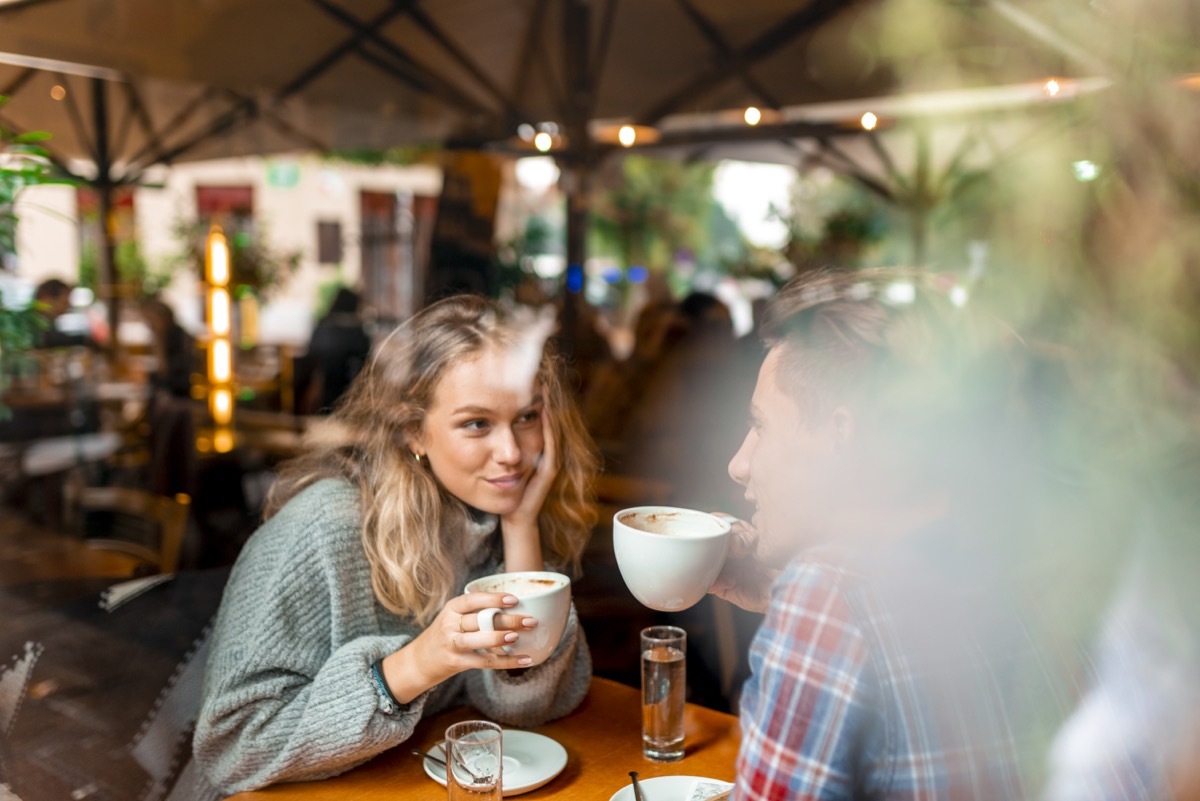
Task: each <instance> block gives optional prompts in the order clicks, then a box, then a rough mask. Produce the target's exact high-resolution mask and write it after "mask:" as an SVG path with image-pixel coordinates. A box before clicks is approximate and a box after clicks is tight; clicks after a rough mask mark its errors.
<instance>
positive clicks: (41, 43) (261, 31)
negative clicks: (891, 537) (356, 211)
mask: <svg viewBox="0 0 1200 801" xmlns="http://www.w3.org/2000/svg"><path fill="white" fill-rule="evenodd" d="M991 6H992V4H988V3H984V4H950V3H940V2H929V1H928V0H917V1H916V2H905V3H883V2H878V1H874V2H872V1H869V0H859V1H857V2H855V1H854V0H807V2H797V0H739V2H736V3H731V2H728V0H505V2H496V0H437V2H433V1H432V0H202V1H200V0H188V1H186V2H184V1H182V0H175V1H174V2H163V0H115V1H114V0H10V2H8V3H0V94H7V95H10V96H11V100H10V101H9V102H8V103H7V104H6V105H5V106H4V107H3V109H0V114H2V115H3V117H4V119H5V120H7V121H8V122H9V123H10V124H11V126H12V127H17V128H21V129H34V128H38V129H44V130H51V131H53V132H54V134H55V142H54V147H55V149H56V152H58V153H59V154H60V156H61V157H62V158H64V159H65V158H84V159H87V160H90V161H95V160H96V156H97V152H96V151H97V147H96V140H97V138H98V137H97V135H96V133H95V124H94V123H95V120H96V117H97V113H96V111H95V109H94V105H95V103H96V102H97V95H98V93H99V92H100V90H99V89H95V88H89V87H85V86H83V85H82V84H81V87H80V90H76V91H73V90H72V87H71V86H69V85H67V84H66V83H64V81H74V82H76V83H80V82H81V81H82V82H84V83H86V82H87V81H91V82H93V83H94V82H97V81H105V82H108V83H110V84H111V86H110V87H109V88H108V89H107V90H106V92H107V95H108V98H107V99H108V105H109V110H108V112H107V117H108V119H109V125H110V126H112V127H114V128H115V127H118V126H120V125H122V124H124V125H125V126H126V128H125V130H126V133H125V139H124V140H122V141H120V142H118V141H117V132H112V133H110V135H109V137H108V138H109V141H108V146H109V147H110V148H113V147H115V146H117V145H118V144H119V145H122V146H123V147H125V148H126V150H125V151H122V152H111V153H109V154H108V156H109V159H108V160H109V161H110V162H111V163H112V165H113V166H114V169H116V170H117V172H118V173H121V174H123V173H124V171H126V170H128V171H129V172H130V175H131V176H133V175H136V173H137V171H138V169H139V168H140V167H142V166H144V165H146V164H148V163H152V162H154V161H160V162H168V163H169V162H171V161H177V160H180V159H192V158H207V157H212V156H216V155H221V154H227V153H246V152H270V151H276V150H280V149H297V148H305V149H311V148H314V147H315V148H326V149H348V148H387V147H392V146H395V145H398V144H405V143H412V142H427V141H440V142H449V143H450V144H452V145H462V146H487V145H490V146H505V145H509V144H515V145H517V146H522V145H520V144H519V141H520V140H518V139H517V138H516V133H517V131H518V129H520V126H522V125H523V124H524V125H527V126H532V127H537V126H539V125H543V126H544V127H546V128H547V129H548V130H550V131H551V132H554V133H556V138H555V139H554V142H555V147H556V149H558V150H559V151H560V152H561V153H565V154H566V155H567V156H568V157H585V158H586V157H587V156H588V155H589V154H594V153H595V152H603V151H604V149H605V148H608V147H615V146H616V144H615V141H613V139H614V137H615V130H616V128H615V126H616V125H617V124H618V123H635V124H639V125H642V126H646V128H645V129H644V130H646V131H648V132H651V133H652V134H653V135H654V136H656V137H659V136H664V135H665V136H668V137H669V136H672V135H684V134H686V136H690V137H694V136H695V133H696V131H697V130H707V131H709V132H710V133H714V132H715V135H716V136H717V138H720V136H721V131H722V130H723V129H728V128H729V127H730V122H731V120H732V121H734V122H737V123H738V124H741V125H742V126H743V127H744V124H742V123H741V122H740V110H741V109H744V108H746V107H747V106H756V107H759V108H762V109H764V110H765V112H766V113H767V117H765V118H764V123H768V125H765V126H764V128H763V130H764V131H767V133H765V134H764V135H765V136H780V135H785V136H788V135H795V134H803V133H805V132H806V131H807V130H808V126H811V125H812V122H811V121H802V122H797V121H794V120H793V121H792V122H791V127H790V128H786V129H779V130H775V131H772V130H771V129H772V126H771V125H770V124H769V123H777V122H780V121H781V118H779V117H778V116H771V112H772V110H778V109H786V108H789V107H796V106H805V105H809V104H814V103H829V102H831V101H844V100H847V99H854V98H867V97H877V96H882V95H886V94H888V93H889V92H893V91H895V90H896V89H897V88H898V86H899V85H900V83H899V79H898V75H900V74H902V73H903V74H904V75H905V86H906V88H908V89H931V88H947V87H951V86H954V87H961V86H964V85H965V86H978V85H994V84H997V83H1012V82H1018V81H1025V80H1033V79H1037V78H1040V77H1044V76H1046V75H1048V74H1064V73H1066V72H1068V70H1069V67H1070V65H1069V64H1068V63H1067V59H1065V58H1064V56H1062V55H1061V54H1060V53H1058V52H1057V51H1055V49H1054V48H1052V47H1047V46H1045V44H1044V43H1036V42H1031V39H1030V37H1029V35H1028V34H1027V33H1026V32H1025V31H1022V30H1020V29H1019V28H1018V27H1017V26H1014V25H1012V24H1010V23H1008V22H1005V21H1004V20H1003V19H1001V18H1000V17H998V16H997V15H996V13H995V12H994V11H993V10H992V8H991ZM914 10H917V11H919V13H920V14H921V15H923V16H921V17H920V18H919V20H916V21H914V18H913V17H912V14H913V13H914ZM904 23H908V24H910V25H911V26H912V27H913V28H914V29H917V28H920V29H921V30H922V31H924V32H923V33H921V34H915V33H912V32H905V31H906V30H907V29H906V28H905V27H904ZM917 23H919V24H917ZM898 32H901V34H900V35H898ZM931 37H933V38H934V39H935V40H936V42H937V43H938V44H939V45H940V47H939V48H930V46H929V45H930V38H931ZM55 62H59V63H55ZM949 63H953V64H955V65H956V66H955V69H953V70H947V69H944V68H943V67H944V65H945V64H949ZM71 65H88V67H89V68H91V69H84V68H79V67H76V68H72V67H71ZM71 73H75V74H74V75H72V74H71ZM54 86H62V87H63V88H64V89H66V91H67V94H66V97H65V99H61V100H55V99H54V97H53V95H51V91H52V89H53V87H54ZM122 104H123V105H122ZM118 107H120V108H118ZM731 115H733V116H732V117H731ZM121 120H127V122H125V123H122V122H121ZM835 122H841V121H835ZM89 123H91V124H92V125H91V127H92V132H91V133H90V134H89V133H87V125H88V124H89ZM522 130H525V131H526V132H528V131H529V130H531V129H530V128H526V129H522ZM638 130H643V129H638Z"/></svg>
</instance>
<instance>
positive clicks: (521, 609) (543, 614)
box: [467, 570, 571, 665]
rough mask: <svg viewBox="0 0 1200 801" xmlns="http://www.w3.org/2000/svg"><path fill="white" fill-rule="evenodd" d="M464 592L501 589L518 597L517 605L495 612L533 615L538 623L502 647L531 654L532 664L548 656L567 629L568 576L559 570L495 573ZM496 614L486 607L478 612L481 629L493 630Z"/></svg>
mask: <svg viewBox="0 0 1200 801" xmlns="http://www.w3.org/2000/svg"><path fill="white" fill-rule="evenodd" d="M467 592H504V593H508V594H509V595H515V596H517V599H518V601H519V603H518V604H517V605H516V606H510V607H508V608H506V609H500V610H497V611H498V612H500V613H501V614H505V615H519V616H521V617H536V618H537V620H538V624H537V628H535V629H533V630H532V631H525V630H522V631H521V632H520V634H521V639H519V640H518V641H517V642H516V644H514V645H506V646H504V650H505V651H506V652H507V653H510V654H527V655H529V656H531V657H533V664H535V665H537V664H540V663H542V662H545V661H546V659H547V658H549V656H550V654H552V653H553V652H554V649H555V647H557V646H558V641H559V640H561V639H562V636H563V631H564V630H566V628H567V617H568V616H569V615H570V612H571V579H570V578H568V577H567V576H564V575H563V574H562V573H550V572H547V571H541V570H530V571H524V572H516V573H495V574H493V575H491V576H484V577H482V578H477V579H475V580H474V581H472V582H470V583H469V584H467ZM495 614H496V612H494V611H491V610H487V609H485V610H483V611H482V612H480V613H479V627H480V629H482V630H483V631H492V630H493V626H492V618H493V617H494V616H495Z"/></svg>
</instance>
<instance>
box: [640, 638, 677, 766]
mask: <svg viewBox="0 0 1200 801" xmlns="http://www.w3.org/2000/svg"><path fill="white" fill-rule="evenodd" d="M641 642H642V754H643V755H644V756H645V757H646V758H647V759H650V760H653V761H655V762H674V761H676V760H679V759H683V705H684V692H685V690H686V685H687V671H686V660H685V657H686V655H687V632H685V631H684V630H683V629H681V628H678V627H676V626H650V627H649V628H645V629H642V634H641Z"/></svg>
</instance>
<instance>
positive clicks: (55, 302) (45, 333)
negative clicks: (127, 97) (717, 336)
mask: <svg viewBox="0 0 1200 801" xmlns="http://www.w3.org/2000/svg"><path fill="white" fill-rule="evenodd" d="M33 300H34V303H35V308H36V309H37V310H38V312H39V313H40V314H41V315H42V317H43V319H44V320H45V323H46V325H45V326H44V327H43V328H42V330H41V331H39V332H38V334H37V339H36V342H35V347H38V348H69V347H72V346H75V345H83V346H85V347H89V348H93V349H98V348H99V347H100V346H99V344H97V342H96V341H95V340H94V339H92V337H91V336H90V335H89V334H88V333H85V332H82V331H78V332H71V331H62V330H60V329H59V328H58V320H59V318H60V317H62V316H63V315H64V314H66V313H67V312H69V311H70V310H71V287H70V285H69V284H67V283H66V282H65V281H62V280H60V279H58V278H49V279H46V280H45V281H42V282H41V283H40V284H38V285H37V288H36V289H35V290H34V292H33Z"/></svg>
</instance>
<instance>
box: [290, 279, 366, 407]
mask: <svg viewBox="0 0 1200 801" xmlns="http://www.w3.org/2000/svg"><path fill="white" fill-rule="evenodd" d="M358 306H359V296H358V293H357V292H354V291H353V290H350V289H346V288H345V287H343V288H341V289H339V290H338V291H337V295H336V296H334V299H333V303H332V304H331V305H330V307H329V312H328V313H327V314H326V315H325V316H324V317H322V318H321V319H320V320H319V321H318V322H317V325H316V327H315V328H314V329H313V333H312V338H311V339H310V340H309V343H308V352H307V353H306V354H305V356H304V358H303V359H302V360H301V363H300V364H299V365H298V370H297V376H296V378H297V381H296V390H297V391H296V397H297V398H299V399H300V411H301V413H304V414H328V413H329V412H330V411H331V410H332V409H333V407H334V404H335V403H337V401H338V399H339V398H341V397H342V395H343V394H344V393H345V392H346V390H347V389H348V388H349V387H350V384H351V382H353V381H354V377H355V376H357V375H358V372H359V370H361V369H362V367H363V365H364V364H366V362H367V357H368V356H369V355H370V353H371V338H370V337H369V336H368V335H367V332H366V329H364V328H363V324H362V320H361V319H359V316H358Z"/></svg>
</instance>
